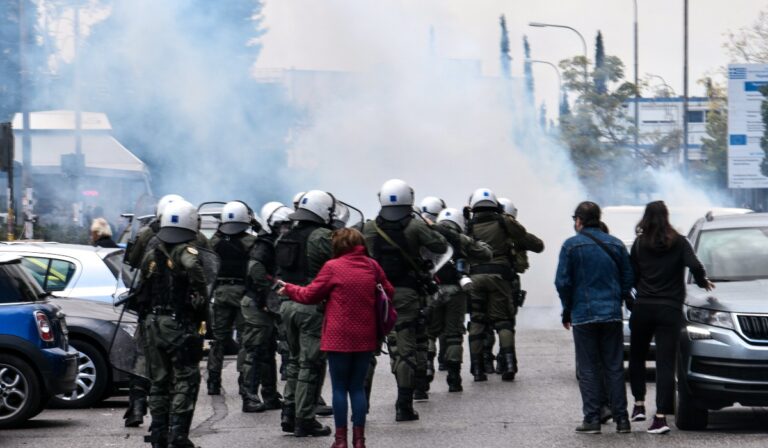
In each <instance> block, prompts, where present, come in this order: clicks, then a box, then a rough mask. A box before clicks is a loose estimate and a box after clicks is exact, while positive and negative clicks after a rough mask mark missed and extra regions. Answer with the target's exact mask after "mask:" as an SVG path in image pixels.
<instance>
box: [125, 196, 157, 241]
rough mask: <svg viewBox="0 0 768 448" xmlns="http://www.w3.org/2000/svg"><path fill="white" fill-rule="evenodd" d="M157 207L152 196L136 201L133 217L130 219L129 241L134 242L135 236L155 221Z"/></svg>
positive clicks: (155, 199) (155, 200)
mask: <svg viewBox="0 0 768 448" xmlns="http://www.w3.org/2000/svg"><path fill="white" fill-rule="evenodd" d="M156 207H157V198H156V197H154V196H152V195H148V194H145V195H142V196H141V197H139V199H138V200H137V201H136V205H135V206H134V207H133V216H132V217H131V236H130V239H129V241H135V240H136V236H137V235H138V234H139V231H140V230H141V229H142V227H144V226H146V225H148V224H149V223H150V222H152V220H153V219H155V208H156Z"/></svg>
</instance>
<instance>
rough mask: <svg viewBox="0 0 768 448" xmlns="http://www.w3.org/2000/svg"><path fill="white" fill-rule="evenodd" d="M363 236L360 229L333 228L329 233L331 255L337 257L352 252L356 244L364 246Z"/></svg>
mask: <svg viewBox="0 0 768 448" xmlns="http://www.w3.org/2000/svg"><path fill="white" fill-rule="evenodd" d="M364 245H365V238H364V237H363V234H362V233H360V231H358V230H356V229H350V228H343V229H339V230H335V231H334V232H333V234H332V235H331V248H332V250H333V257H334V258H337V257H340V256H342V255H344V254H347V253H349V252H352V249H354V248H355V247H356V246H364Z"/></svg>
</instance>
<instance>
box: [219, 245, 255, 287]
mask: <svg viewBox="0 0 768 448" xmlns="http://www.w3.org/2000/svg"><path fill="white" fill-rule="evenodd" d="M220 237H221V239H219V241H218V242H217V243H216V246H215V247H214V248H213V250H215V251H216V253H217V254H219V257H220V258H221V268H220V269H219V278H229V279H238V280H243V279H244V278H245V276H246V275H248V260H249V251H250V248H249V247H244V246H243V238H242V235H234V236H229V235H220Z"/></svg>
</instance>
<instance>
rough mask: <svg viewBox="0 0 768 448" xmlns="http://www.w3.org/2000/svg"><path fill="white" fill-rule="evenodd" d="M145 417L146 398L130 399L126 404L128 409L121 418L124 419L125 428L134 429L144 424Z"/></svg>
mask: <svg viewBox="0 0 768 448" xmlns="http://www.w3.org/2000/svg"><path fill="white" fill-rule="evenodd" d="M145 415H147V399H146V397H141V398H134V397H131V400H130V402H129V403H128V409H127V410H126V411H125V415H123V418H124V419H125V427H126V428H136V427H138V426H141V424H143V423H144V416H145Z"/></svg>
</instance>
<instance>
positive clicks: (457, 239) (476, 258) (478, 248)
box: [435, 221, 493, 263]
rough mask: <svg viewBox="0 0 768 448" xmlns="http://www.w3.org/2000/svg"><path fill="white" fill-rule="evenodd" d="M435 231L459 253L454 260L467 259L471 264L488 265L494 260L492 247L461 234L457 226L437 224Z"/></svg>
mask: <svg viewBox="0 0 768 448" xmlns="http://www.w3.org/2000/svg"><path fill="white" fill-rule="evenodd" d="M435 229H436V230H438V231H439V232H440V234H441V235H443V236H444V237H445V239H446V240H448V242H449V243H450V244H451V246H453V250H454V251H455V252H457V254H455V255H454V258H465V259H466V260H467V261H469V263H487V262H489V261H491V259H492V258H493V249H491V246H489V245H488V244H486V243H484V242H482V241H477V240H474V239H472V238H470V237H468V236H467V235H464V234H463V233H460V232H459V231H458V227H457V226H455V224H453V223H451V222H448V221H443V222H440V223H437V224H436V225H435Z"/></svg>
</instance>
